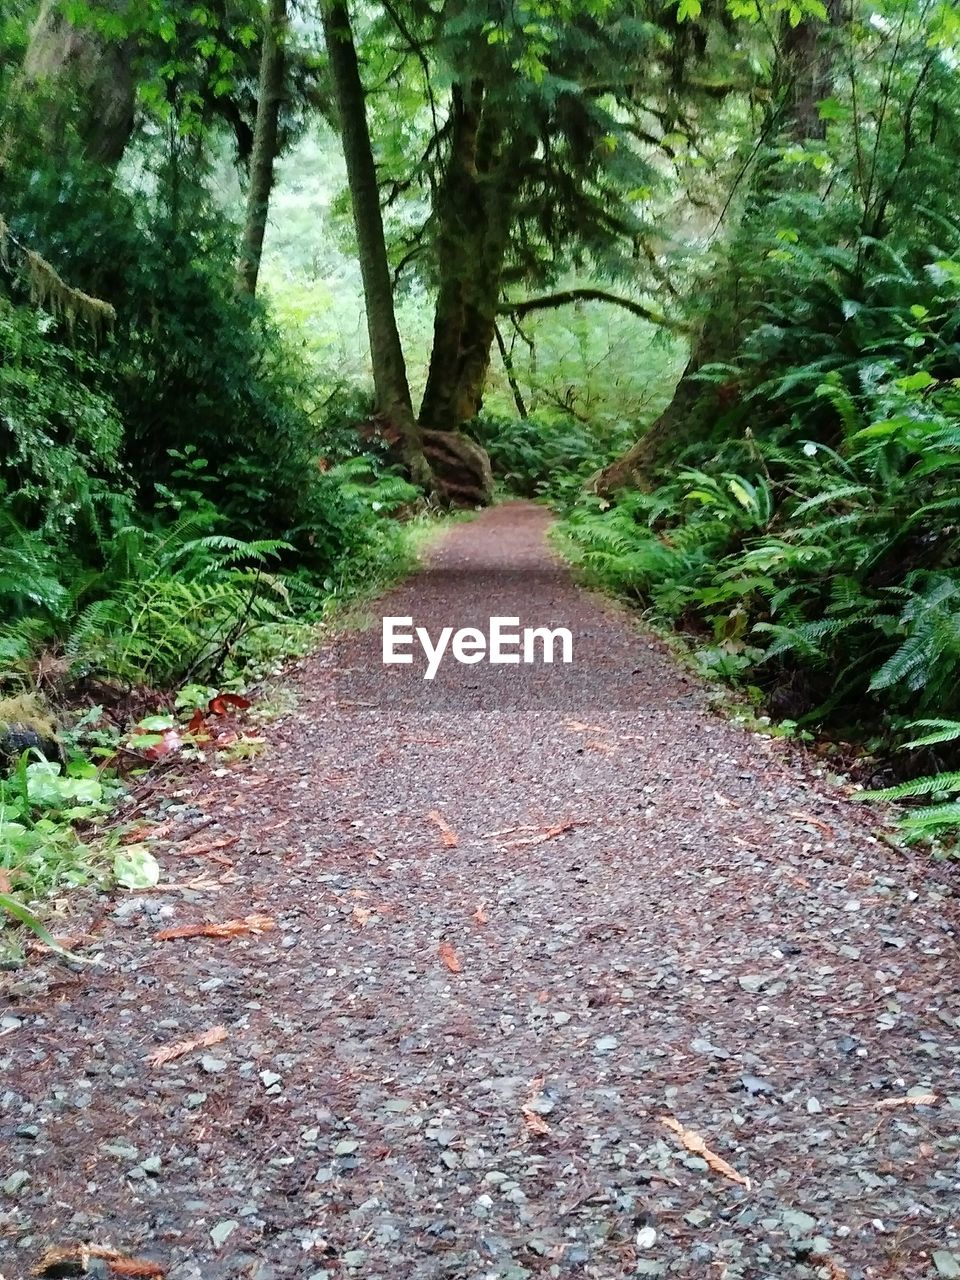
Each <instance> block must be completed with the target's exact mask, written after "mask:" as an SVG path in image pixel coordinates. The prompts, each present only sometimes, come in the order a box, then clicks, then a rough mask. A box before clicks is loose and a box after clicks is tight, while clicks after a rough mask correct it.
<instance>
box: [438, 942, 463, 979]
mask: <svg viewBox="0 0 960 1280" xmlns="http://www.w3.org/2000/svg"><path fill="white" fill-rule="evenodd" d="M440 959H441V960H442V961H443V963H444V964H445V965H446V966H447V968H448V969H449V970H450V972H451V973H460V972H461V970H462V969H463V965H461V963H460V957H459V956H458V955H457V953H456V951H454V949H453V947H452V946H451V945H450V943H449V942H441V943H440Z"/></svg>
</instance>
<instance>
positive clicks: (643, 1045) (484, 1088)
mask: <svg viewBox="0 0 960 1280" xmlns="http://www.w3.org/2000/svg"><path fill="white" fill-rule="evenodd" d="M548 520H549V517H548V516H547V514H546V513H545V512H544V511H542V510H540V509H538V508H536V507H533V506H531V505H529V504H509V505H506V506H502V507H499V508H497V509H496V510H493V511H489V512H487V513H485V514H484V515H483V516H481V517H480V518H479V519H477V520H476V521H474V522H472V523H469V524H459V525H455V526H453V527H452V528H451V529H450V530H449V532H448V533H446V534H445V536H444V538H443V539H442V541H441V542H440V543H439V544H438V545H437V547H436V548H435V549H434V551H433V553H432V554H431V556H430V557H429V560H428V563H427V564H426V565H425V566H424V568H423V569H422V570H421V571H420V572H419V573H418V574H416V575H414V576H413V577H412V578H411V579H409V580H408V581H407V582H406V583H405V584H404V585H403V586H401V587H400V588H398V589H396V590H395V591H393V592H391V594H390V595H389V596H387V597H385V598H384V599H382V600H381V601H380V602H378V604H377V606H376V607H375V616H373V617H372V618H371V619H369V622H370V625H369V626H368V628H367V629H355V630H349V631H344V632H342V633H340V634H338V635H336V636H333V637H332V638H331V641H330V643H329V644H328V645H327V646H326V647H325V648H324V649H323V650H322V651H321V652H320V653H318V654H317V655H316V656H315V657H313V658H311V659H309V660H307V661H306V662H304V663H302V664H301V666H300V667H299V669H298V670H297V671H296V673H295V674H294V676H293V679H292V684H293V689H294V692H295V694H296V695H297V705H296V707H295V709H294V710H292V711H290V712H289V713H287V714H285V715H284V716H283V717H282V718H280V719H279V720H277V721H275V722H274V724H273V725H272V726H270V727H269V729H268V730H267V736H268V738H269V743H270V745H269V749H268V751H267V752H266V754H264V755H263V756H261V757H260V758H258V759H255V760H252V761H247V762H243V763H240V764H236V765H233V766H230V767H222V766H218V765H217V764H216V763H213V764H211V765H210V766H209V767H206V766H205V767H200V766H197V767H195V768H193V769H191V770H188V772H187V773H186V774H185V775H184V774H181V775H180V776H179V777H177V778H176V779H175V780H173V781H170V782H169V784H168V785H167V789H166V792H165V793H164V792H162V791H161V792H159V793H157V794H155V795H154V796H153V797H152V799H151V801H150V803H151V805H152V813H153V816H154V817H156V818H157V819H159V820H160V821H161V822H162V824H163V825H162V826H161V827H160V828H159V830H158V839H157V840H156V850H157V855H158V857H159V858H160V861H161V863H162V865H163V869H164V880H163V881H162V882H161V884H160V887H159V888H158V889H157V890H156V891H154V892H150V893H144V894H129V893H128V894H125V895H123V896H122V897H119V898H114V899H112V900H106V902H104V901H103V900H101V901H100V904H99V906H98V905H97V904H96V903H92V902H91V901H90V900H87V901H86V905H83V903H82V901H81V899H80V898H79V897H78V899H77V900H78V901H81V905H80V906H79V907H76V908H74V909H73V910H74V917H73V920H72V922H71V921H68V925H67V927H68V928H69V929H70V931H71V932H74V933H76V932H84V931H86V932H87V935H88V936H87V938H86V940H85V942H83V943H82V944H81V947H82V949H83V950H84V953H85V954H87V955H96V954H99V955H101V956H102V959H103V965H102V966H101V967H90V968H85V969H83V970H82V971H79V972H78V971H75V970H73V969H71V968H68V967H65V966H63V965H60V964H57V963H54V962H51V961H50V960H49V957H46V958H44V959H43V960H41V961H37V960H36V959H35V961H34V963H33V964H32V965H31V966H30V967H29V968H27V969H25V970H23V971H21V972H19V973H13V974H7V975H5V976H4V978H3V984H4V988H3V990H4V994H5V996H6V998H7V999H8V1000H9V1001H10V1002H11V1003H10V1004H9V1006H8V1010H9V1011H8V1012H7V1014H6V1016H5V1017H4V1018H3V1020H2V1021H0V1103H2V1118H0V1135H2V1138H3V1146H2V1154H0V1274H2V1276H3V1277H5V1280H22V1278H24V1277H26V1276H28V1275H31V1274H49V1275H69V1274H80V1273H79V1272H78V1271H71V1270H69V1267H67V1266H61V1269H60V1270H56V1269H48V1270H44V1269H43V1267H44V1263H43V1258H44V1254H45V1251H46V1250H48V1248H50V1247H57V1248H62V1249H65V1250H66V1251H67V1252H68V1253H70V1252H71V1251H72V1250H73V1249H74V1247H75V1246H76V1245H77V1244H78V1242H87V1243H93V1244H94V1245H96V1246H99V1247H100V1251H101V1252H102V1253H108V1252H109V1249H110V1248H114V1249H116V1250H118V1251H120V1253H121V1254H122V1255H124V1256H134V1257H137V1258H140V1259H142V1260H148V1261H149V1260H154V1261H155V1262H156V1263H158V1264H159V1266H158V1267H157V1268H155V1269H151V1268H150V1267H149V1266H145V1267H141V1268H140V1269H139V1270H138V1269H136V1268H134V1267H131V1266H130V1265H128V1264H126V1263H124V1262H123V1260H122V1259H121V1260H117V1259H113V1261H112V1262H111V1261H109V1260H101V1261H92V1262H91V1263H90V1268H91V1270H90V1271H89V1272H88V1273H87V1274H101V1275H114V1274H127V1275H143V1276H149V1275H153V1274H157V1275H159V1274H161V1272H162V1271H163V1272H165V1273H166V1274H167V1275H168V1277H169V1278H170V1280H271V1278H272V1280H287V1278H289V1280H300V1278H303V1280H308V1278H310V1277H312V1278H313V1280H333V1278H337V1280H340V1277H347V1276H355V1277H358V1278H361V1280H380V1278H387V1277H389V1278H390V1280H441V1278H443V1280H482V1278H485V1277H491V1278H492V1277H496V1278H498V1280H510V1278H513V1277H516V1278H517V1280H519V1278H520V1277H526V1276H533V1277H536V1276H554V1277H567V1276H570V1277H580V1276H582V1277H593V1278H595V1280H613V1278H614V1277H621V1276H690V1277H703V1278H705V1280H706V1278H709V1280H793V1278H797V1280H800V1278H802V1277H820V1278H821V1280H843V1277H849V1278H850V1280H855V1278H858V1277H860V1278H863V1277H877V1278H879V1277H884V1278H887V1277H889V1278H891V1280H892V1278H894V1277H897V1278H898V1280H899V1278H908V1277H920V1276H923V1277H926V1276H938V1275H939V1276H948V1277H949V1276H958V1275H960V1225H958V1222H957V1208H958V1204H960V1176H958V1163H957V1162H958V1159H960V1025H958V1015H960V1002H958V999H957V989H958V974H960V964H958V961H960V956H958V948H957V936H958V935H957V932H956V925H957V911H956V902H955V899H954V898H952V897H951V894H950V889H949V881H948V877H949V873H948V872H946V871H944V870H943V869H938V868H937V867H936V866H934V865H933V864H931V863H930V862H929V861H928V860H927V859H925V857H924V855H923V854H922V853H917V854H916V855H912V856H909V857H908V856H906V855H904V854H902V853H900V852H898V851H897V850H896V849H894V848H892V847H890V846H889V845H888V844H887V843H885V842H883V841H881V840H878V839H876V838H875V837H874V836H873V834H872V830H873V829H874V827H875V826H876V824H877V817H876V814H871V812H870V811H868V810H867V809H865V808H864V807H863V806H857V805H856V804H854V803H852V802H851V801H849V800H848V799H847V798H846V796H845V795H844V794H843V792H842V790H841V789H840V788H838V787H836V786H833V785H831V784H830V783H829V782H828V781H827V780H826V779H825V778H824V777H821V776H819V771H820V766H819V765H818V763H817V761H816V759H815V758H814V757H812V756H807V755H805V754H804V753H803V752H802V751H800V750H799V749H798V748H796V747H793V746H790V745H787V744H785V743H783V742H782V741H780V740H775V739H771V738H767V737H762V736H760V735H757V734H754V733H751V732H749V731H747V730H745V729H743V728H741V727H738V726H737V725H735V724H733V723H730V722H728V721H725V720H724V719H722V718H721V717H719V716H718V715H717V714H716V713H715V712H714V711H712V710H711V708H710V705H709V699H708V697H707V693H706V691H705V690H704V689H703V688H701V687H699V686H698V684H697V683H696V682H695V681H694V680H693V678H692V677H690V676H689V675H687V674H685V673H684V672H683V671H682V670H681V669H680V668H679V666H678V665H677V663H676V661H675V660H674V659H673V658H672V657H671V656H670V654H669V653H668V651H667V650H666V648H665V647H664V646H663V645H662V644H661V643H660V642H659V641H657V640H656V639H654V638H651V637H650V636H648V635H646V634H645V633H643V632H642V631H641V630H640V629H639V628H638V627H637V625H636V624H635V622H633V621H632V620H631V619H629V618H627V617H626V616H625V615H624V614H623V613H622V612H620V611H619V610H618V609H617V608H615V607H614V606H613V605H610V604H607V603H605V602H603V601H601V600H598V599H597V598H595V597H593V596H591V595H589V594H587V593H586V592H584V591H582V590H580V589H579V588H578V587H577V586H575V584H574V582H573V580H572V578H571V576H570V575H569V573H568V571H567V570H566V569H565V568H564V567H562V566H561V565H560V564H559V563H558V562H557V561H556V560H555V559H554V558H553V556H552V555H551V554H550V553H549V552H548V550H547V546H546V543H545V538H544V535H545V532H546V528H547V525H548ZM380 613H383V614H392V615H405V614H406V615H412V616H413V618H414V622H415V623H416V624H421V625H426V626H428V627H429V629H430V631H431V633H433V634H435V633H436V632H437V631H438V630H439V629H440V627H442V626H455V627H456V626H465V625H471V624H473V625H479V626H481V628H482V629H483V630H486V627H487V620H488V618H489V617H490V616H491V615H503V616H511V615H512V616H519V617H520V618H521V619H522V622H523V625H551V626H561V625H562V626H567V627H569V628H570V629H571V630H572V632H573V635H574V662H573V664H572V665H569V666H566V665H554V666H552V667H551V666H520V667H505V666H501V667H492V666H488V665H486V664H485V663H484V664H481V665H477V666H461V665H458V664H456V663H452V662H450V661H447V662H445V663H444V664H443V666H442V667H441V669H440V672H439V674H438V675H437V678H436V679H435V680H434V681H433V682H432V683H431V682H426V681H424V680H423V679H422V671H423V663H422V661H421V662H419V663H417V664H415V665H413V666H407V667H403V666H394V667H389V668H387V667H384V666H383V665H382V664H381V634H380V625H379V616H380ZM161 836H162V837H163V838H159V837H161ZM83 912H87V917H85V918H81V915H82V913H83ZM78 913H80V914H78ZM251 916H253V917H257V916H260V917H268V919H261V920H260V921H259V924H260V926H261V929H262V931H261V932H259V933H250V932H245V933H239V934H238V935H237V936H235V937H232V938H229V937H227V938H216V937H209V936H193V937H180V938H170V939H167V940H164V939H163V938H162V936H161V935H162V933H163V931H165V930H168V929H176V928H178V927H180V926H188V925H191V924H197V923H203V922H218V923H223V922H226V921H231V920H240V919H243V918H246V917H251ZM271 922H273V927H271ZM252 923H253V924H257V920H256V919H254V920H253V922H252ZM71 925H72V927H71ZM206 1033H211V1034H210V1035H208V1036H207V1040H208V1043H206V1044H200V1045H198V1046H197V1047H196V1048H193V1049H191V1048H190V1047H189V1044H186V1045H184V1044H183V1043H182V1042H189V1041H190V1040H191V1039H192V1038H196V1037H202V1036H204V1035H205V1034H206ZM167 1046H169V1047H172V1049H173V1050H174V1051H177V1050H182V1052H180V1053H179V1056H175V1057H172V1058H171V1060H170V1061H168V1062H166V1063H165V1064H158V1063H156V1062H151V1061H150V1055H152V1054H154V1053H155V1052H156V1051H157V1050H158V1049H161V1050H162V1049H163V1048H164V1047H167ZM917 1094H922V1095H928V1094H932V1095H935V1097H932V1098H931V1097H927V1098H926V1100H925V1101H921V1100H920V1099H919V1098H918V1097H917V1096H916V1095H917ZM908 1095H912V1096H908ZM696 1135H699V1137H697V1136H696ZM701 1140H702V1143H703V1144H704V1145H705V1148H706V1149H703V1148H701V1145H700V1142H701ZM47 1261H48V1262H49V1261H50V1258H49V1257H48V1259H47ZM33 1268H39V1270H38V1271H37V1272H34V1271H33V1270H32V1269H33Z"/></svg>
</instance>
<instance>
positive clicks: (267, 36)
mask: <svg viewBox="0 0 960 1280" xmlns="http://www.w3.org/2000/svg"><path fill="white" fill-rule="evenodd" d="M286 29H287V0H269V5H268V8H267V12H266V14H265V15H264V27H263V46H262V49H261V53H260V87H259V97H258V100H257V118H256V123H255V125H254V129H253V152H252V154H251V157H250V190H249V191H248V192H247V213H246V220H245V222H244V227H243V239H242V241H241V245H240V262H239V264H238V266H237V289H238V291H239V292H240V293H245V294H249V295H250V297H253V295H254V294H255V293H256V291H257V277H258V276H259V274H260V258H261V255H262V253H263V236H264V232H265V231H266V228H267V212H268V210H269V207H270V193H271V191H272V189H273V164H274V160H275V159H276V155H277V133H278V125H279V121H280V106H281V103H282V101H283V79H284V61H285V59H284V39H285V36H286Z"/></svg>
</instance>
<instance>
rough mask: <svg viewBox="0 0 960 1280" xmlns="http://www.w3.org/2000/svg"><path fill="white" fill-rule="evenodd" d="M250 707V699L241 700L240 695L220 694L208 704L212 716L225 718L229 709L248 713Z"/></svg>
mask: <svg viewBox="0 0 960 1280" xmlns="http://www.w3.org/2000/svg"><path fill="white" fill-rule="evenodd" d="M250 705H251V704H250V699H249V698H241V697H240V695H239V694H238V693H219V694H217V696H216V697H215V698H211V699H210V701H209V702H208V703H207V710H208V711H209V712H210V714H211V715H215V716H225V715H226V714H227V707H236V708H237V710H238V711H246V709H247V707H249V706H250Z"/></svg>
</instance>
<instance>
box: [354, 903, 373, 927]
mask: <svg viewBox="0 0 960 1280" xmlns="http://www.w3.org/2000/svg"><path fill="white" fill-rule="evenodd" d="M373 914H374V912H373V908H372V907H354V908H353V918H354V920H355V922H356V923H357V924H358V925H359V926H360V928H361V929H362V928H363V926H364V925H365V924H366V923H367V921H368V920H369V919H370V917H371V916H372V915H373Z"/></svg>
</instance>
